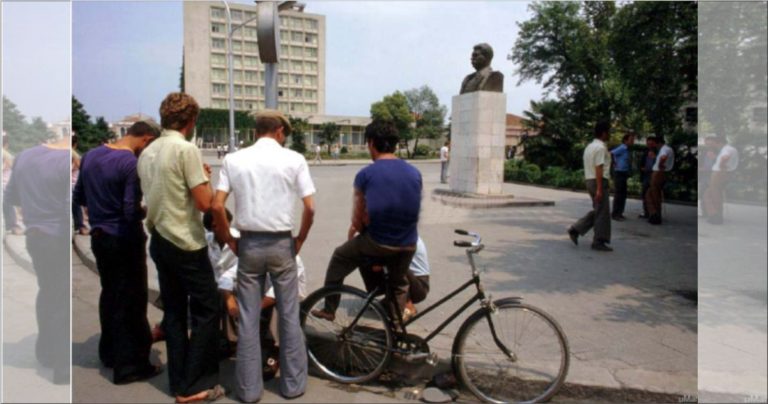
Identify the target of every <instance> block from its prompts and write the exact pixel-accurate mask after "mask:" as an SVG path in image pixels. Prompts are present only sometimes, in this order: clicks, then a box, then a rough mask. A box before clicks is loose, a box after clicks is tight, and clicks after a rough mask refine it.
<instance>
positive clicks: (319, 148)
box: [314, 144, 323, 164]
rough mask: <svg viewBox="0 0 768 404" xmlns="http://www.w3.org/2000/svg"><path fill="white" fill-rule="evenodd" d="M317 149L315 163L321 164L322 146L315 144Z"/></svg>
mask: <svg viewBox="0 0 768 404" xmlns="http://www.w3.org/2000/svg"><path fill="white" fill-rule="evenodd" d="M314 151H315V164H320V163H322V162H323V158H322V157H321V156H320V153H321V152H322V147H321V146H320V145H319V144H316V145H315V146H314Z"/></svg>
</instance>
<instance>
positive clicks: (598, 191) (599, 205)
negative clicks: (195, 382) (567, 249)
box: [568, 121, 613, 251]
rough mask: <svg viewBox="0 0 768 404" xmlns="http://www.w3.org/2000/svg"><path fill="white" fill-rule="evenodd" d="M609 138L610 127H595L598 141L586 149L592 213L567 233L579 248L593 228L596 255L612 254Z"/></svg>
mask: <svg viewBox="0 0 768 404" xmlns="http://www.w3.org/2000/svg"><path fill="white" fill-rule="evenodd" d="M609 136H610V124H609V123H608V122H605V121H601V122H598V123H597V124H596V125H595V139H594V140H593V141H592V143H590V144H589V145H588V146H587V148H586V149H584V178H585V179H586V184H587V191H589V196H590V197H591V198H592V210H591V211H589V213H587V214H586V215H585V216H584V217H582V218H581V219H579V220H578V221H577V222H576V223H575V224H574V225H573V226H571V227H570V228H569V229H568V235H569V236H570V237H571V241H573V243H574V244H576V245H578V243H579V236H583V235H585V234H587V232H588V231H589V230H590V229H593V228H594V237H593V239H592V249H593V250H596V251H613V248H611V247H609V246H608V245H607V244H610V243H611V216H610V214H611V208H610V198H609V197H608V189H610V187H609V180H608V176H609V175H610V174H609V167H610V166H611V154H610V153H609V152H608V148H607V147H606V145H605V142H606V141H607V140H608V137H609Z"/></svg>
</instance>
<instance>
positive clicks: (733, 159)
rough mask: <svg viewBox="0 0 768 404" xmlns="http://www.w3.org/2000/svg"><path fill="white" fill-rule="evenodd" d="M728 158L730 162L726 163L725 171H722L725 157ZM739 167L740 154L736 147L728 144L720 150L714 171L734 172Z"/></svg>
mask: <svg viewBox="0 0 768 404" xmlns="http://www.w3.org/2000/svg"><path fill="white" fill-rule="evenodd" d="M726 156H728V161H727V162H726V163H725V170H722V169H720V165H721V162H722V161H723V157H726ZM738 166H739V152H738V151H737V150H736V148H735V147H733V146H731V145H729V144H727V145H725V146H723V148H722V149H720V153H718V154H717V159H716V160H715V164H714V165H713V166H712V171H733V170H735V169H736V167H738Z"/></svg>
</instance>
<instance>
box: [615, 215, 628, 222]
mask: <svg viewBox="0 0 768 404" xmlns="http://www.w3.org/2000/svg"><path fill="white" fill-rule="evenodd" d="M611 219H613V220H615V221H617V222H623V221H625V220H627V218H626V217H624V216H613V217H611Z"/></svg>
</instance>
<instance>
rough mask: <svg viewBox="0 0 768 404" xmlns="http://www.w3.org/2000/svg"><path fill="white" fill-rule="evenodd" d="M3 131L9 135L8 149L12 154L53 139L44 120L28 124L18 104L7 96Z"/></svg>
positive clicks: (39, 119) (4, 102) (35, 119)
mask: <svg viewBox="0 0 768 404" xmlns="http://www.w3.org/2000/svg"><path fill="white" fill-rule="evenodd" d="M3 130H4V131H5V132H6V133H7V134H8V142H9V146H8V147H9V148H10V150H11V152H12V153H18V152H20V151H22V150H24V149H28V148H30V147H32V146H36V145H39V144H41V143H45V142H46V141H48V140H49V139H50V138H51V133H50V132H48V125H46V123H45V121H43V119H42V118H40V117H36V118H33V119H32V122H31V123H29V122H27V118H26V117H25V116H24V114H22V113H21V111H19V109H18V107H17V106H16V104H14V103H13V102H12V101H11V100H9V99H8V98H6V97H5V96H3Z"/></svg>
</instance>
